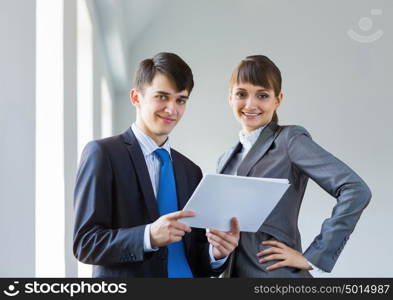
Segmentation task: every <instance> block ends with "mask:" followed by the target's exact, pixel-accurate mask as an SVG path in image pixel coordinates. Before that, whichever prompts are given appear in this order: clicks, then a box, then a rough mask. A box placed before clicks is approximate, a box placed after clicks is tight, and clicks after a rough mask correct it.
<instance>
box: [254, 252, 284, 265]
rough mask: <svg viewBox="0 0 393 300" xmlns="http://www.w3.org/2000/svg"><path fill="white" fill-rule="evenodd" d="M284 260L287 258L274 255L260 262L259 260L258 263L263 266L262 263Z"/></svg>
mask: <svg viewBox="0 0 393 300" xmlns="http://www.w3.org/2000/svg"><path fill="white" fill-rule="evenodd" d="M284 259H285V256H284V255H282V254H272V255H269V256H266V257H264V258H261V259H260V260H258V262H259V263H260V264H262V263H265V262H268V261H272V260H284Z"/></svg>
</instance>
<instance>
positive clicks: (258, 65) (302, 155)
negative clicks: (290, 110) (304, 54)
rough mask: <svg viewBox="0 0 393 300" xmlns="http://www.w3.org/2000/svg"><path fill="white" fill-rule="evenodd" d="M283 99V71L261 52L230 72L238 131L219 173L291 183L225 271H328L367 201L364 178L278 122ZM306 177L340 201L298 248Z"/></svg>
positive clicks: (264, 274)
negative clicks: (305, 244)
mask: <svg viewBox="0 0 393 300" xmlns="http://www.w3.org/2000/svg"><path fill="white" fill-rule="evenodd" d="M282 99H283V94H282V92H281V73H280V70H279V69H278V68H277V66H276V65H275V64H274V63H273V62H272V61H271V60H270V59H269V58H267V57H266V56H262V55H255V56H249V57H247V58H245V59H244V60H243V61H241V63H240V64H239V66H238V67H237V68H236V69H235V71H234V72H233V74H232V77H231V81H230V95H229V104H230V106H231V107H232V110H233V113H234V115H235V117H236V119H237V120H238V121H239V122H240V124H241V126H242V131H241V132H240V134H239V138H240V142H239V143H238V144H237V145H236V146H235V147H233V148H231V149H229V150H228V151H227V152H225V153H224V154H223V155H222V156H221V157H220V159H219V162H218V172H219V173H222V174H233V175H239V176H250V177H266V178H287V179H288V180H289V183H290V184H291V185H290V187H289V189H288V190H287V192H286V193H285V195H284V196H283V197H282V199H281V200H280V202H279V203H278V204H277V206H276V207H275V209H274V210H273V212H272V213H271V214H270V216H269V217H268V218H267V219H266V220H265V222H264V223H263V224H262V225H261V227H260V228H259V230H258V232H256V233H249V232H242V233H241V237H240V241H239V247H238V248H237V249H236V251H235V253H234V254H233V255H232V257H231V258H230V259H231V261H230V264H229V265H230V267H229V268H228V269H227V271H226V274H224V276H231V277H312V276H311V274H310V273H309V272H308V271H309V270H312V269H320V270H322V271H325V272H330V271H331V270H332V268H333V266H334V264H335V262H336V260H337V258H338V256H339V254H340V252H341V251H342V249H343V247H344V245H345V243H346V242H347V240H348V239H349V236H350V234H351V233H352V231H353V230H354V227H355V225H356V223H357V221H358V219H359V217H360V215H361V213H362V211H363V209H364V208H365V207H366V206H367V204H368V203H369V201H370V198H371V192H370V190H369V188H368V187H367V185H366V184H365V183H364V181H363V180H362V179H361V178H360V177H359V176H358V175H357V174H356V173H355V172H354V171H353V170H351V169H350V168H349V167H348V166H347V165H346V164H344V163H343V162H341V161H340V160H338V159H337V158H335V157H334V156H333V155H332V154H330V153H329V152H327V151H326V150H324V149H323V148H322V147H321V146H319V145H318V144H317V143H315V142H314V141H313V140H312V139H311V136H310V134H309V133H308V132H307V130H306V129H304V128H303V127H301V126H281V125H278V124H277V123H278V117H277V113H276V110H277V108H278V107H279V106H280V104H281V102H282ZM309 178H311V179H312V180H314V181H315V182H316V183H317V184H318V185H319V186H320V187H322V188H323V189H324V190H325V191H326V192H328V193H329V194H330V195H332V196H333V197H335V198H336V200H337V203H336V205H335V207H334V208H333V211H332V214H331V217H329V218H328V219H326V220H325V221H324V222H323V224H322V227H321V232H320V234H319V235H318V236H317V237H315V239H314V241H313V242H312V243H311V245H310V246H309V247H308V248H307V250H306V251H305V252H304V253H303V252H302V247H301V239H300V233H299V229H298V226H297V223H298V215H299V209H300V205H301V202H302V200H303V195H304V192H305V189H306V185H307V181H308V179H309ZM261 205H263V199H261ZM256 209H257V208H256ZM208 238H209V235H208Z"/></svg>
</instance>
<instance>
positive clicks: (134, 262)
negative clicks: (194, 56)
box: [73, 53, 239, 277]
mask: <svg viewBox="0 0 393 300" xmlns="http://www.w3.org/2000/svg"><path fill="white" fill-rule="evenodd" d="M193 85H194V82H193V76H192V72H191V69H190V68H189V66H188V65H187V64H186V63H185V62H184V61H183V60H182V59H181V58H180V57H179V56H177V55H175V54H172V53H159V54H157V55H156V56H154V57H153V58H152V59H145V60H143V61H142V62H141V63H140V65H139V67H138V69H137V72H136V75H135V88H134V89H132V90H131V91H130V99H131V102H132V104H133V105H134V106H135V108H136V112H137V118H136V122H135V123H134V124H132V126H131V128H129V129H128V130H127V131H126V132H125V133H123V134H121V135H118V136H114V137H110V138H106V139H102V140H97V141H92V142H90V143H88V144H87V146H86V147H85V149H84V151H83V154H82V158H81V162H80V167H79V171H78V174H77V180H76V187H75V212H76V216H75V228H74V247H73V250H74V255H75V256H76V258H77V259H78V260H80V261H81V262H84V263H88V264H93V265H94V267H93V276H94V277H207V276H214V275H219V274H220V273H221V272H222V271H223V269H224V267H225V262H226V257H227V256H228V255H229V254H230V253H231V252H232V251H233V250H234V248H235V247H236V246H237V244H238V241H239V224H238V221H237V219H235V218H234V219H232V220H231V231H229V232H222V231H218V230H214V229H211V230H209V231H208V232H207V233H205V231H204V230H201V229H196V228H194V229H192V231H191V228H190V227H188V226H187V225H185V224H184V223H182V222H181V219H182V218H185V217H192V216H194V215H195V214H194V212H191V211H180V210H181V209H182V208H183V207H184V205H185V203H186V202H187V200H188V199H189V197H190V196H191V194H192V192H193V191H194V189H195V188H196V186H197V185H198V183H199V181H200V180H201V178H202V172H201V169H200V168H199V167H198V166H197V165H195V164H194V163H193V162H192V161H190V160H189V159H187V158H186V157H185V156H183V155H182V154H180V153H179V152H177V151H175V150H173V149H171V148H170V145H169V140H168V135H169V133H170V132H171V131H172V129H173V128H174V127H175V126H176V124H177V123H178V122H179V121H180V119H181V117H182V116H183V113H184V111H185V107H186V103H187V101H188V97H189V95H190V93H191V90H192V88H193ZM206 236H207V238H206ZM208 241H209V242H208Z"/></svg>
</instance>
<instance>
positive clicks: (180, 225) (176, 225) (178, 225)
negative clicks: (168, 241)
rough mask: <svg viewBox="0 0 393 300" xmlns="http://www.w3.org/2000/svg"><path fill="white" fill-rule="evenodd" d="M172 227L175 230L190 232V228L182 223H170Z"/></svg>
mask: <svg viewBox="0 0 393 300" xmlns="http://www.w3.org/2000/svg"><path fill="white" fill-rule="evenodd" d="M172 226H173V228H176V229H177V230H182V231H187V232H191V227H190V226H188V225H186V224H184V223H182V222H177V221H172Z"/></svg>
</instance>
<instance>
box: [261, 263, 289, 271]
mask: <svg viewBox="0 0 393 300" xmlns="http://www.w3.org/2000/svg"><path fill="white" fill-rule="evenodd" d="M286 266H287V264H286V262H285V261H280V262H278V263H276V264H274V265H271V266H268V267H266V270H267V271H273V270H277V269H279V268H283V267H286Z"/></svg>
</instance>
